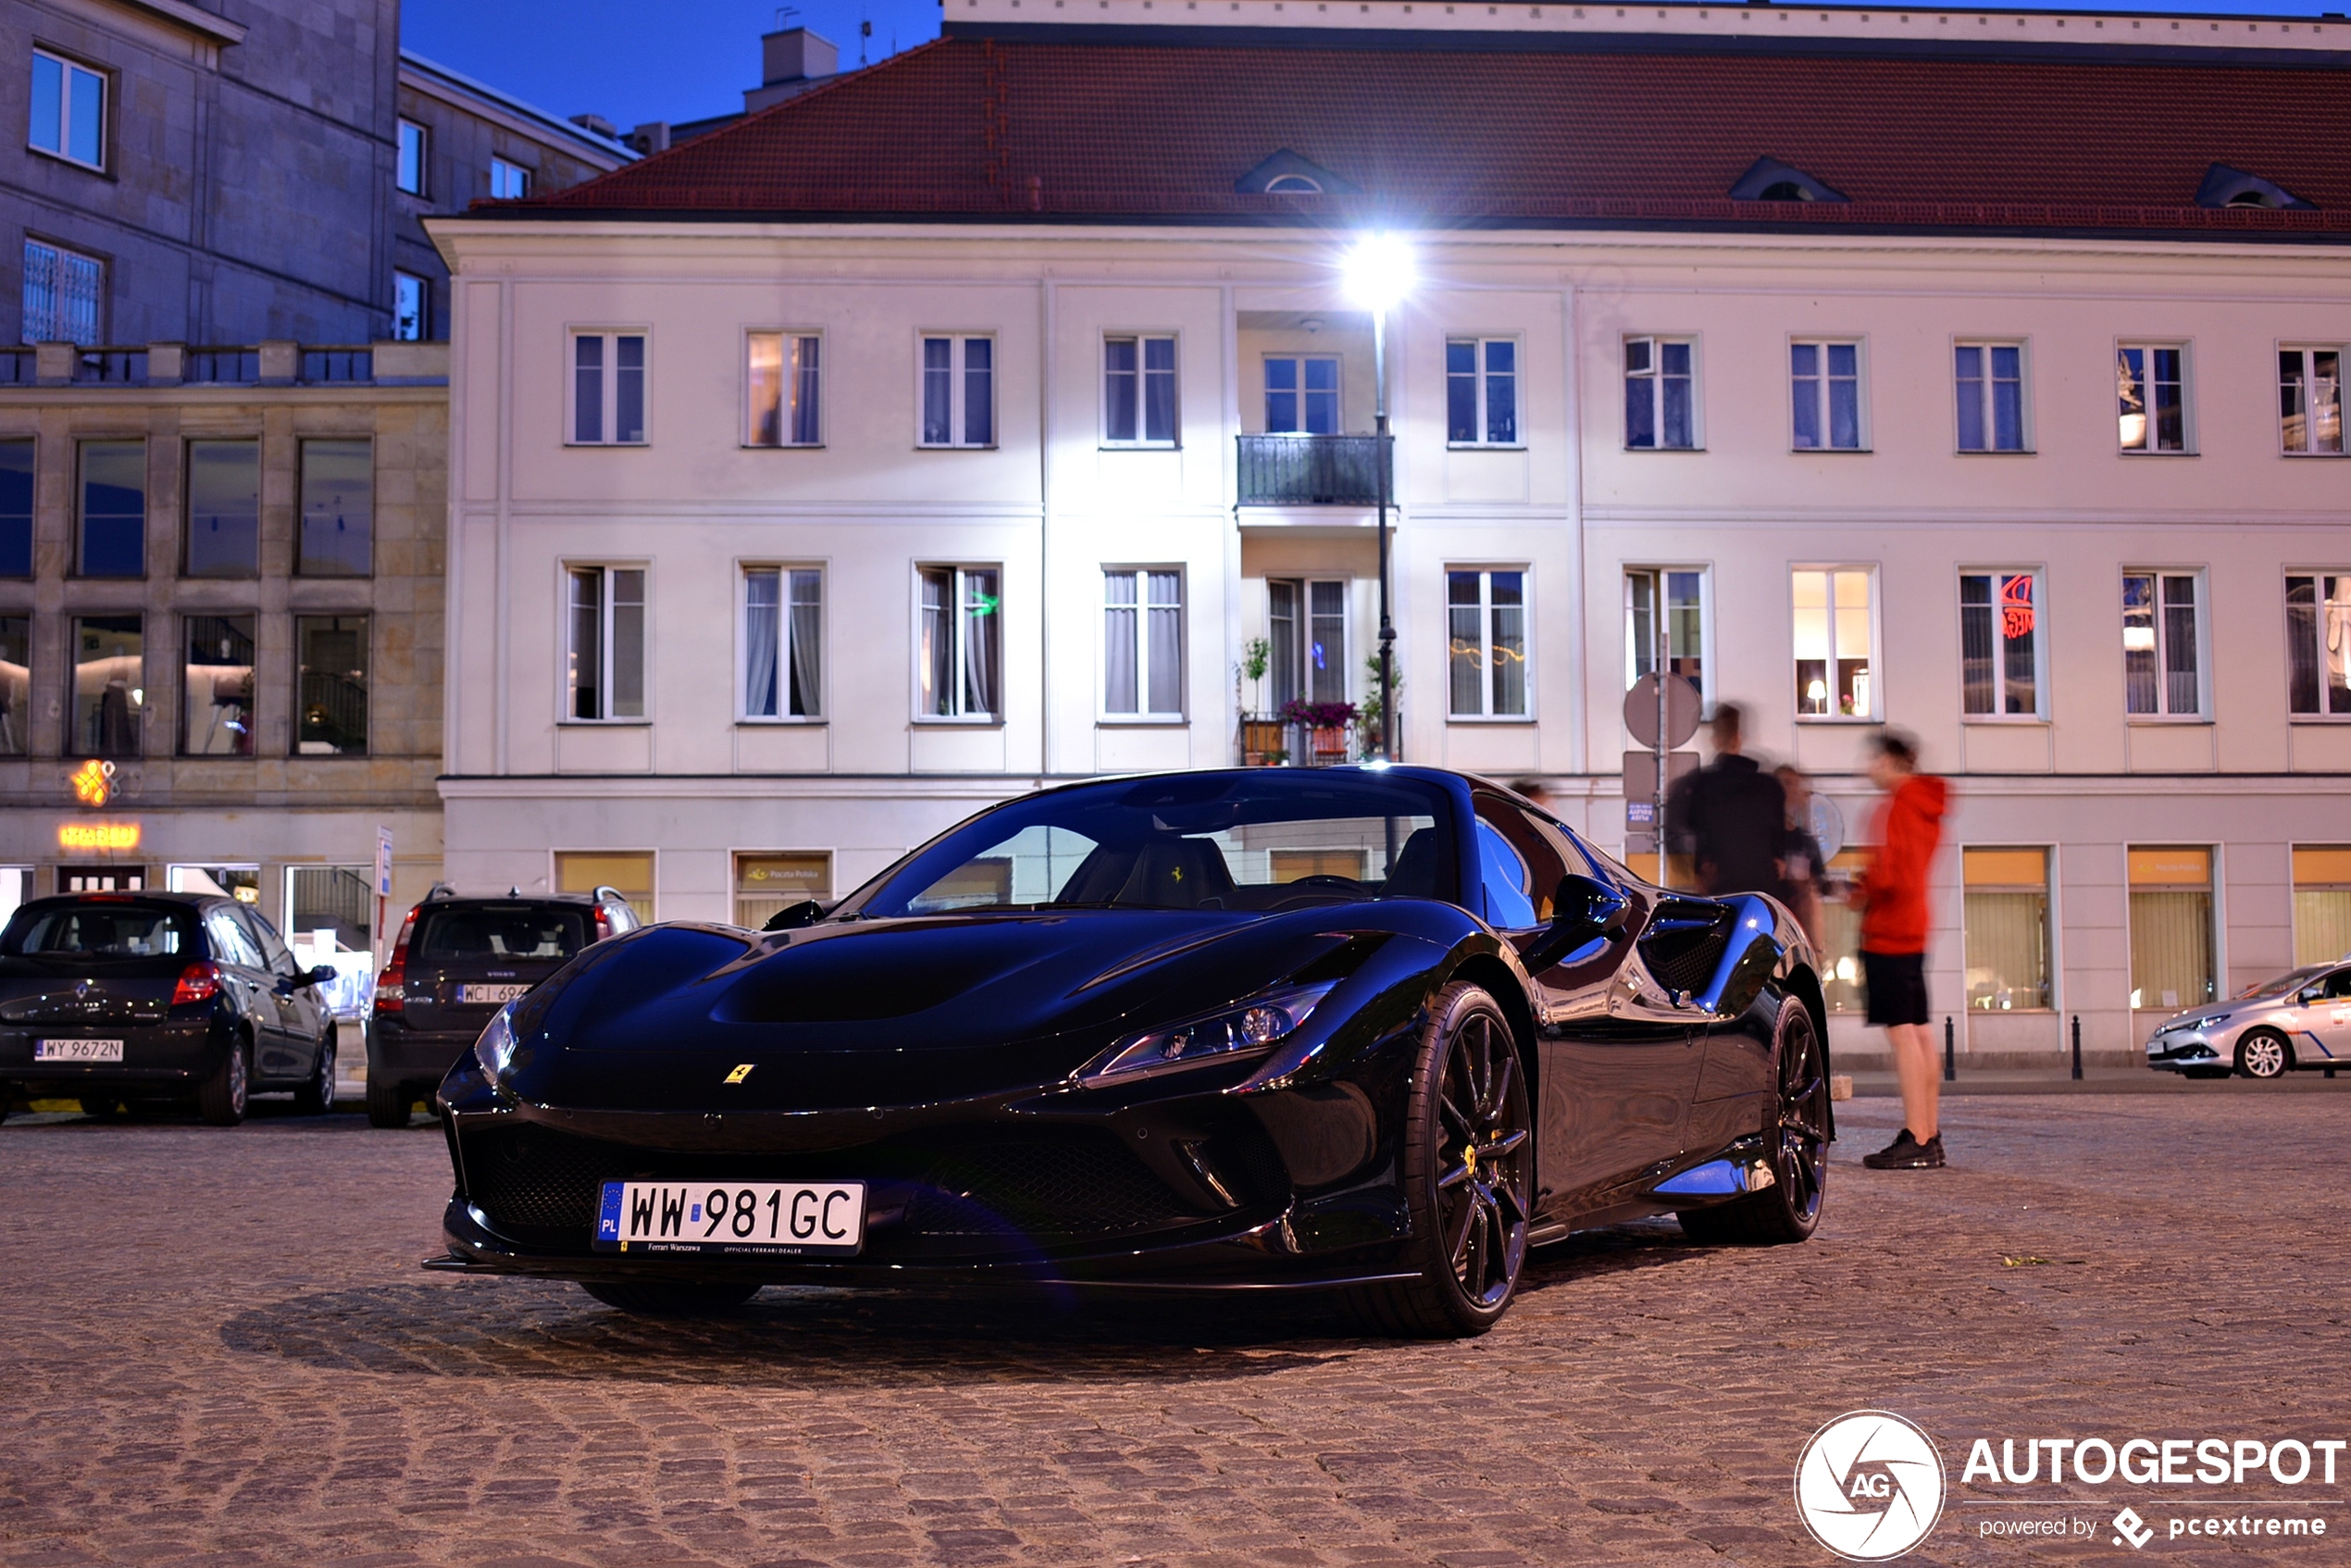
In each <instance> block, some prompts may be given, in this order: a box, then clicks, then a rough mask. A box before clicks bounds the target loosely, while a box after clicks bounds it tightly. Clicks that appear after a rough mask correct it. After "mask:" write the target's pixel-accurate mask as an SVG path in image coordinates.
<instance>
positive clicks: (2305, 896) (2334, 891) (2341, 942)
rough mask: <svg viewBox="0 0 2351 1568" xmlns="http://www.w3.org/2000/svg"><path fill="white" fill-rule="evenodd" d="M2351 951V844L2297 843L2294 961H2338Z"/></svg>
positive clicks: (2304, 962) (2298, 963)
mask: <svg viewBox="0 0 2351 1568" xmlns="http://www.w3.org/2000/svg"><path fill="white" fill-rule="evenodd" d="M2345 953H2351V846H2345V845H2342V844H2327V845H2314V844H2296V845H2295V847H2294V962H2295V965H2296V966H2297V967H2298V966H2299V965H2301V964H2334V963H2338V962H2340V961H2341V960H2342V958H2343V956H2344V955H2345Z"/></svg>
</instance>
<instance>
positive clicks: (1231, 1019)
mask: <svg viewBox="0 0 2351 1568" xmlns="http://www.w3.org/2000/svg"><path fill="white" fill-rule="evenodd" d="M1337 984H1338V982H1337V980H1324V981H1320V982H1318V983H1316V984H1314V985H1311V986H1280V987H1276V988H1275V989H1273V990H1269V991H1265V992H1263V993H1261V994H1259V995H1257V996H1253V997H1251V998H1250V1000H1249V1001H1247V1002H1237V1003H1235V1004H1234V1005H1233V1006H1231V1007H1227V1008H1225V1009H1224V1010H1223V1011H1221V1012H1217V1013H1211V1014H1206V1015H1205V1016H1202V1017H1199V1018H1194V1019H1191V1020H1190V1021H1188V1022H1187V1023H1182V1024H1176V1025H1172V1026H1170V1027H1166V1028H1163V1029H1153V1030H1152V1031H1151V1033H1149V1034H1142V1035H1132V1036H1129V1037H1128V1038H1127V1039H1123V1040H1120V1041H1119V1042H1118V1043H1117V1044H1116V1045H1113V1046H1112V1047H1111V1048H1110V1050H1108V1051H1106V1052H1103V1053H1102V1054H1101V1056H1100V1057H1098V1058H1096V1059H1095V1062H1094V1064H1093V1065H1092V1066H1090V1067H1088V1068H1086V1069H1085V1070H1084V1071H1082V1072H1080V1073H1079V1074H1078V1076H1079V1077H1080V1078H1082V1079H1084V1080H1085V1081H1087V1082H1088V1083H1092V1082H1098V1081H1100V1080H1101V1079H1103V1078H1108V1077H1113V1076H1125V1075H1127V1074H1133V1073H1149V1072H1153V1071H1157V1070H1160V1069H1163V1068H1167V1067H1180V1066H1188V1065H1189V1064H1192V1063H1195V1062H1200V1061H1203V1060H1205V1059H1207V1058H1209V1057H1212V1056H1232V1055H1236V1054H1238V1053H1240V1052H1253V1051H1265V1050H1270V1049H1271V1048H1272V1047H1273V1046H1274V1044H1275V1042H1276V1041H1278V1040H1280V1039H1282V1038H1283V1037H1285V1036H1287V1035H1289V1034H1292V1033H1294V1032H1295V1031H1296V1030H1297V1029H1298V1028H1299V1027H1300V1025H1302V1024H1304V1023H1305V1022H1306V1020H1307V1017H1308V1016H1309V1015H1310V1014H1312V1012H1313V1011H1314V1008H1315V1005H1316V1004H1317V1003H1319V1002H1321V1001H1322V1000H1323V998H1325V997H1326V996H1328V995H1329V994H1330V993H1331V989H1332V988H1333V987H1335V986H1337Z"/></svg>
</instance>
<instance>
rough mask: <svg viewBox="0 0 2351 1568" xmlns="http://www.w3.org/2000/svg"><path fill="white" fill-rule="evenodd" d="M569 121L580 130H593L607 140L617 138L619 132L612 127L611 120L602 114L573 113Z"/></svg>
mask: <svg viewBox="0 0 2351 1568" xmlns="http://www.w3.org/2000/svg"><path fill="white" fill-rule="evenodd" d="M571 123H572V124H574V125H576V126H578V127H579V129H580V130H582V131H593V132H594V133H595V134H597V135H599V136H602V137H603V138H604V139H605V140H607V141H615V140H617V139H618V138H619V136H620V132H619V131H617V130H616V129H615V128H614V126H613V123H612V121H610V120H608V119H606V118H604V117H603V116H602V115H574V116H572V117H571Z"/></svg>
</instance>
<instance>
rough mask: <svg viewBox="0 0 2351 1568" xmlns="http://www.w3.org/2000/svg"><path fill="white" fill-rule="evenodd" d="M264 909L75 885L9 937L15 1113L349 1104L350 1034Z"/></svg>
mask: <svg viewBox="0 0 2351 1568" xmlns="http://www.w3.org/2000/svg"><path fill="white" fill-rule="evenodd" d="M333 977H334V971H333V970H331V969H323V968H322V969H308V970H304V969H298V968H296V967H295V965H294V960H293V955H292V953H290V952H287V951H286V944H285V943H284V942H283V941H281V940H279V937H278V933H277V930H276V928H275V927H272V926H271V925H270V924H269V922H268V921H267V920H265V919H263V918H262V916H261V915H260V912H259V911H257V910H254V909H250V908H247V907H246V906H245V905H243V904H241V903H239V902H236V901H235V900H233V899H224V898H214V897H207V896H205V895H201V894H195V893H71V894H67V895H64V896H61V897H57V898H45V899H35V900H33V901H32V902H29V903H26V904H24V905H22V906H20V907H19V909H18V910H17V912H16V915H15V916H14V917H13V918H11V919H10V920H9V922H8V925H7V928H6V931H0V1114H6V1109H5V1107H6V1105H7V1104H10V1103H13V1102H14V1101H16V1100H17V1099H18V1098H19V1096H21V1097H22V1098H24V1099H27V1100H41V1099H68V1100H79V1101H81V1108H82V1109H83V1110H84V1111H87V1112H88V1113H90V1114H92V1115H106V1114H111V1113H113V1112H115V1111H116V1110H118V1109H119V1108H120V1107H122V1106H123V1105H124V1104H125V1103H126V1102H127V1103H131V1104H147V1103H152V1102H155V1101H182V1102H185V1101H193V1103H194V1106H195V1109H196V1111H197V1113H198V1114H200V1115H202V1116H203V1118H204V1119H205V1121H207V1122H210V1123H211V1124H213V1125H214V1126H235V1125H236V1124H237V1123H239V1122H241V1121H243V1120H244V1115H245V1101H246V1098H247V1097H248V1096H249V1095H251V1094H253V1093H255V1092H266V1091H267V1090H270V1089H292V1090H293V1091H294V1099H295V1101H296V1102H297V1104H298V1106H299V1107H300V1109H302V1110H303V1111H305V1112H306V1113H316V1112H319V1111H324V1110H326V1109H328V1108H329V1107H330V1105H332V1104H333V1103H334V1096H335V1027H334V1020H333V1018H332V1017H331V1016H330V1015H329V1014H328V1012H327V1008H326V1004H325V1002H324V1001H323V1000H322V999H321V998H320V997H319V994H318V990H317V987H318V985H319V983H320V982H321V981H325V980H330V979H332V978H333Z"/></svg>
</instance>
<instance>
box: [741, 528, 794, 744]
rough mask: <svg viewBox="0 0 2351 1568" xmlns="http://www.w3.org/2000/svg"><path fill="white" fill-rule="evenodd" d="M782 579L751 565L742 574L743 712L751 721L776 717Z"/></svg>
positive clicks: (771, 569) (776, 573) (769, 569)
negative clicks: (778, 619)
mask: <svg viewBox="0 0 2351 1568" xmlns="http://www.w3.org/2000/svg"><path fill="white" fill-rule="evenodd" d="M794 575H797V574H794ZM782 576H783V574H782V573H781V572H779V571H777V569H776V568H775V567H773V566H755V567H753V568H752V569H750V570H749V571H746V572H744V573H743V712H744V714H745V715H746V716H750V717H752V718H774V717H775V716H777V707H776V641H777V617H778V616H780V614H781V606H780V604H778V597H779V594H778V590H779V589H780V587H781V579H782Z"/></svg>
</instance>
